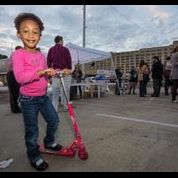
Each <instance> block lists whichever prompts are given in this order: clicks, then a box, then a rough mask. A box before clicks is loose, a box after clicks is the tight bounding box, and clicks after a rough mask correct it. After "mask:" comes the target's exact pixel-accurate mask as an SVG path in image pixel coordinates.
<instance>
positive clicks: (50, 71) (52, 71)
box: [44, 68, 56, 77]
mask: <svg viewBox="0 0 178 178" xmlns="http://www.w3.org/2000/svg"><path fill="white" fill-rule="evenodd" d="M44 73H45V75H47V76H49V77H53V76H55V75H56V70H55V69H53V68H49V69H46V70H44Z"/></svg>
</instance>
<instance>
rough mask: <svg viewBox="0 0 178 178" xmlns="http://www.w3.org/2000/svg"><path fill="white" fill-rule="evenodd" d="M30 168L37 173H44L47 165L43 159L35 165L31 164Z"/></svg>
mask: <svg viewBox="0 0 178 178" xmlns="http://www.w3.org/2000/svg"><path fill="white" fill-rule="evenodd" d="M31 166H32V167H34V168H35V169H36V170H38V171H44V170H46V169H47V168H48V163H47V162H45V161H44V160H43V159H39V160H38V161H36V162H35V163H31Z"/></svg>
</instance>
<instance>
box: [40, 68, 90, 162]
mask: <svg viewBox="0 0 178 178" xmlns="http://www.w3.org/2000/svg"><path fill="white" fill-rule="evenodd" d="M57 76H58V77H59V78H60V80H61V84H62V87H63V91H64V95H65V98H66V100H67V107H68V111H69V115H70V118H71V120H72V124H73V129H74V133H75V139H74V141H73V143H72V144H71V145H70V146H69V147H64V148H62V149H61V150H60V151H50V150H47V149H45V148H44V145H43V144H41V145H40V147H39V149H40V152H41V153H45V154H51V155H56V156H64V157H74V156H75V155H76V152H77V151H78V157H79V158H80V159H81V160H86V159H88V153H87V151H86V148H85V145H84V143H83V140H82V137H81V134H80V132H79V128H78V125H77V121H76V119H75V116H74V111H73V107H72V104H71V103H70V102H69V101H68V98H67V92H66V88H65V85H64V80H63V72H62V71H60V70H59V71H58V72H57Z"/></svg>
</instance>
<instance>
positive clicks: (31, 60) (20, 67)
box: [12, 49, 47, 96]
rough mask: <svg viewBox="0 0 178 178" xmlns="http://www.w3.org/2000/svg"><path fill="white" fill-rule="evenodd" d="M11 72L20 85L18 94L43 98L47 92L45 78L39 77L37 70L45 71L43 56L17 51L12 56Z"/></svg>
mask: <svg viewBox="0 0 178 178" xmlns="http://www.w3.org/2000/svg"><path fill="white" fill-rule="evenodd" d="M12 60H13V71H14V75H15V78H16V80H17V82H18V83H20V85H21V86H20V93H21V94H22V95H25V96H43V95H45V94H46V92H47V78H45V77H44V76H42V77H39V76H38V74H37V71H38V70H44V69H47V62H46V59H45V56H44V55H43V54H42V53H40V52H39V51H37V52H29V51H26V50H24V49H19V50H17V51H15V52H14V53H13V54H12Z"/></svg>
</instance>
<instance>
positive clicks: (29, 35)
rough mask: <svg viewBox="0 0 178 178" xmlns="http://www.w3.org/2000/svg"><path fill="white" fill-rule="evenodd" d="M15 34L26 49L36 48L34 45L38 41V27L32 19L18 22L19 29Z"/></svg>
mask: <svg viewBox="0 0 178 178" xmlns="http://www.w3.org/2000/svg"><path fill="white" fill-rule="evenodd" d="M17 36H18V37H19V38H20V39H21V40H22V42H23V44H24V48H25V49H26V50H28V51H33V50H35V49H36V45H37V44H38V43H39V41H40V29H39V26H38V24H37V23H36V22H34V21H33V20H25V21H23V22H22V23H21V24H20V30H19V32H17Z"/></svg>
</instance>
